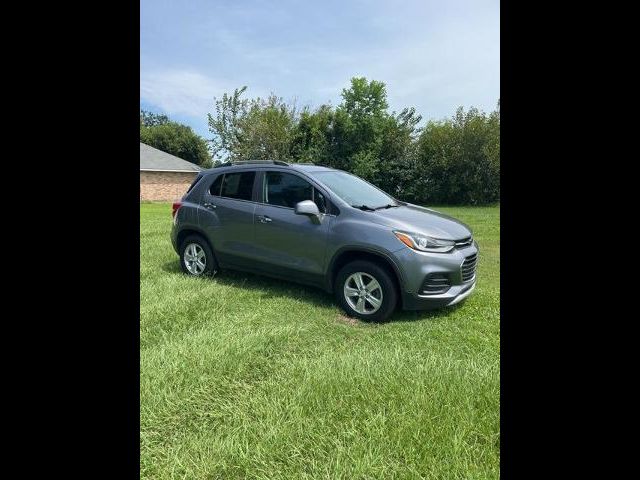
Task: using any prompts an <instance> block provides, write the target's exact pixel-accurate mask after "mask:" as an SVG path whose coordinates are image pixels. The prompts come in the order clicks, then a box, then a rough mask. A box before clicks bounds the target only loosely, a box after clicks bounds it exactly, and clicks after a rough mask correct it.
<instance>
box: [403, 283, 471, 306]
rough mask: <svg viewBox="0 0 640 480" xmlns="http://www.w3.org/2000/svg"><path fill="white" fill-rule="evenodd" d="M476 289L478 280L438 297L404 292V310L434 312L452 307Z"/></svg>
mask: <svg viewBox="0 0 640 480" xmlns="http://www.w3.org/2000/svg"><path fill="white" fill-rule="evenodd" d="M475 288H476V280H475V279H474V280H473V281H471V282H468V283H466V284H463V285H454V286H452V287H451V288H450V289H449V290H447V292H445V293H441V294H438V295H416V294H415V293H408V292H402V308H403V309H404V310H433V309H435V308H442V307H450V306H452V305H455V304H456V303H458V302H461V301H462V300H464V299H465V298H467V297H468V296H469V295H471V292H473V290H474V289H475Z"/></svg>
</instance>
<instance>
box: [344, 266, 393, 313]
mask: <svg viewBox="0 0 640 480" xmlns="http://www.w3.org/2000/svg"><path fill="white" fill-rule="evenodd" d="M358 278H360V280H361V281H362V285H364V286H365V287H367V289H366V290H364V291H363V290H362V288H359V287H358ZM373 280H375V282H377V285H375V284H372V281H373ZM348 289H349V290H348ZM334 292H335V296H336V300H337V302H338V304H339V305H340V306H341V307H342V309H343V310H344V311H345V312H346V313H347V315H349V316H351V317H355V318H358V319H360V320H364V321H370V322H384V321H386V320H387V319H388V318H389V317H390V316H391V314H393V312H394V310H395V308H396V304H397V303H398V292H397V290H396V285H395V283H394V281H393V278H392V276H391V273H389V271H388V270H387V269H386V268H383V267H381V266H380V265H378V264H377V263H374V262H370V261H367V260H355V261H353V262H350V263H348V264H347V265H345V266H344V267H342V268H341V269H340V271H339V272H338V275H337V276H336V282H335V288H334ZM348 292H350V293H352V294H353V295H349V298H350V301H349V300H348V299H347V293H348ZM372 297H373V298H372ZM360 300H362V303H360ZM375 300H378V301H380V300H381V302H380V303H379V305H378V306H377V308H376V303H378V302H375ZM358 307H360V308H358ZM358 310H360V311H358Z"/></svg>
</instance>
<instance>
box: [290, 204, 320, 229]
mask: <svg viewBox="0 0 640 480" xmlns="http://www.w3.org/2000/svg"><path fill="white" fill-rule="evenodd" d="M294 211H295V213H296V215H306V216H308V217H310V218H311V220H312V221H313V223H320V210H318V206H317V205H316V204H315V203H313V202H312V201H311V200H303V201H302V202H298V203H296V208H295V210H294Z"/></svg>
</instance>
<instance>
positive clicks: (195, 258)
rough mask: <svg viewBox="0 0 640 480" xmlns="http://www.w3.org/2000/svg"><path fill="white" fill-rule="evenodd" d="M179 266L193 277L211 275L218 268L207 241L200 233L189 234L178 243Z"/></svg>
mask: <svg viewBox="0 0 640 480" xmlns="http://www.w3.org/2000/svg"><path fill="white" fill-rule="evenodd" d="M180 266H181V267H182V271H183V272H184V273H186V274H188V275H193V276H194V277H200V276H204V275H208V276H211V275H213V274H215V273H216V270H217V269H218V265H217V264H216V259H215V258H214V256H213V251H211V247H209V243H208V242H207V241H206V240H205V239H204V238H203V237H201V236H200V235H189V236H188V237H187V238H185V239H184V241H183V242H182V245H180Z"/></svg>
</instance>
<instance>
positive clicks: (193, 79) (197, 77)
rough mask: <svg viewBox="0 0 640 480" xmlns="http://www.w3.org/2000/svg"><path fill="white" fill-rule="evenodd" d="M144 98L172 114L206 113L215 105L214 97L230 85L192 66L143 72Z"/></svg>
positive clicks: (141, 95) (204, 114)
mask: <svg viewBox="0 0 640 480" xmlns="http://www.w3.org/2000/svg"><path fill="white" fill-rule="evenodd" d="M140 73H141V74H140V98H141V100H143V101H145V102H147V103H149V104H152V105H156V106H158V107H159V108H161V109H162V110H163V111H165V112H166V113H167V114H169V115H176V114H183V115H190V116H193V117H204V116H206V114H207V113H208V112H209V111H210V110H211V108H212V106H213V97H214V96H216V97H220V96H221V95H222V94H223V93H224V92H225V91H228V89H226V88H225V86H224V85H222V84H221V83H219V82H216V81H214V80H212V79H211V78H209V77H207V76H205V75H202V74H201V73H198V72H195V71H188V70H164V71H144V70H142V71H141V72H140Z"/></svg>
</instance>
